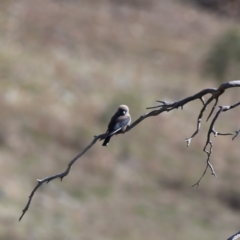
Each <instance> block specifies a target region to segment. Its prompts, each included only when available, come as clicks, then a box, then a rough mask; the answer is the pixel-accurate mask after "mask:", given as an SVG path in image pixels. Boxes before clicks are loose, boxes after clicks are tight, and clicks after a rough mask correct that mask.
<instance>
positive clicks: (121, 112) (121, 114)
mask: <svg viewBox="0 0 240 240" xmlns="http://www.w3.org/2000/svg"><path fill="white" fill-rule="evenodd" d="M130 123H131V116H130V114H129V108H128V106H126V105H120V106H119V108H118V110H117V112H116V113H115V114H114V115H113V116H112V118H111V120H110V122H109V124H108V129H107V132H106V135H107V137H106V138H105V139H104V142H103V144H102V145H103V146H106V147H107V146H108V144H109V142H110V139H111V137H112V136H113V135H115V134H119V133H124V132H125V131H126V130H127V127H128V126H129V125H130Z"/></svg>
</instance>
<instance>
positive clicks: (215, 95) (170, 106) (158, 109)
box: [19, 80, 240, 221]
mask: <svg viewBox="0 0 240 240" xmlns="http://www.w3.org/2000/svg"><path fill="white" fill-rule="evenodd" d="M232 87H240V80H236V81H230V82H226V83H223V84H221V85H220V86H219V88H217V89H216V88H206V89H204V90H202V91H200V92H198V93H196V94H194V95H192V96H189V97H186V98H184V99H182V100H180V101H177V102H173V103H168V102H165V101H157V102H159V103H161V104H160V105H157V106H154V107H148V108H147V109H155V110H152V111H151V112H148V113H145V114H143V115H141V116H140V117H139V118H138V119H137V120H136V121H134V122H133V123H132V124H131V125H130V126H129V127H128V128H127V130H126V132H128V131H130V130H131V129H132V128H134V127H136V126H137V125H138V124H139V123H140V122H142V121H143V120H144V119H146V118H148V117H153V116H157V115H159V114H161V113H163V112H170V111H172V110H174V109H178V108H179V107H181V109H183V106H184V105H185V104H187V103H189V102H191V101H194V100H197V99H199V100H200V101H201V102H202V104H203V107H202V109H201V110H200V113H199V115H198V118H197V128H196V131H195V132H194V133H193V134H192V136H191V137H190V138H188V139H186V142H187V146H189V145H190V143H191V140H192V139H193V138H194V137H195V136H196V135H197V134H198V132H199V130H200V128H201V120H202V117H203V114H204V112H205V110H206V109H207V106H208V105H209V104H210V103H211V102H212V101H214V100H215V103H214V106H213V107H212V110H211V112H210V114H209V116H208V118H207V120H208V119H209V118H210V117H211V116H212V114H213V112H214V110H215V108H216V106H217V103H218V99H219V97H220V96H221V95H222V94H223V93H224V91H225V90H226V89H228V88H232ZM207 94H211V96H210V97H209V99H208V100H207V101H206V102H205V100H204V96H205V95H207ZM238 105H240V102H239V103H236V104H234V105H232V106H224V107H223V106H222V107H220V109H219V111H218V112H217V113H216V115H215V117H214V118H213V120H212V122H211V125H210V127H209V131H208V135H207V141H206V144H205V147H204V149H203V151H204V152H206V154H207V156H208V157H207V166H206V168H205V170H204V173H203V175H202V176H201V178H200V179H199V181H198V182H197V183H196V184H194V186H195V185H197V186H198V185H199V183H200V181H201V179H202V178H203V177H204V175H205V173H206V171H207V169H208V168H210V169H211V171H212V174H213V175H216V174H215V171H214V169H213V166H212V165H211V163H210V156H211V153H212V147H213V145H212V142H211V139H210V135H211V133H213V134H214V136H217V135H234V136H233V138H232V139H233V140H234V139H235V138H236V137H237V136H238V134H239V132H240V130H238V131H236V132H235V134H233V133H218V132H216V131H215V130H214V124H215V122H216V120H217V118H218V116H219V115H220V114H221V112H225V111H228V110H230V109H232V108H235V107H237V106H238ZM106 137H107V134H105V133H104V134H100V135H97V136H94V138H93V140H92V142H91V143H90V144H89V145H88V146H87V147H86V148H85V149H83V151H81V152H80V153H79V154H78V155H77V156H76V157H74V158H73V159H72V160H71V161H70V162H69V163H68V166H67V168H66V170H65V171H63V172H62V173H59V174H56V175H53V176H50V177H47V178H43V179H38V180H37V182H38V183H37V185H36V186H35V188H34V189H33V190H32V192H31V194H30V196H29V199H28V201H27V204H26V206H25V207H24V209H23V210H22V214H21V216H20V218H19V221H21V219H22V218H23V216H24V215H25V213H26V212H27V210H28V209H29V207H30V204H31V201H32V199H33V196H34V194H35V192H36V191H37V190H38V188H39V187H41V185H42V184H43V183H48V182H50V181H52V180H54V179H57V178H59V179H60V180H63V178H64V177H66V176H67V175H68V174H69V172H70V170H71V167H72V165H73V164H74V163H75V162H76V161H77V160H78V159H79V158H80V157H81V156H82V155H83V154H85V153H86V152H87V151H88V150H89V149H90V148H91V147H92V146H93V145H94V144H95V143H96V142H97V141H98V140H102V139H105V138H106ZM208 145H209V146H210V148H209V150H206V149H207V146H208Z"/></svg>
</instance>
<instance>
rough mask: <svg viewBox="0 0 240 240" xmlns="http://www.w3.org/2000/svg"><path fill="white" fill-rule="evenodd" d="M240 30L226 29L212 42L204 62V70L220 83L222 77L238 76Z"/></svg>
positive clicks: (239, 71)
mask: <svg viewBox="0 0 240 240" xmlns="http://www.w3.org/2000/svg"><path fill="white" fill-rule="evenodd" d="M239 66H240V32H239V30H237V29H234V30H228V31H227V32H226V33H224V34H223V35H222V36H220V37H219V38H218V39H217V40H216V41H215V42H214V43H213V44H212V48H211V50H210V52H209V54H208V57H207V59H206V62H205V72H206V73H207V74H209V75H212V76H213V77H214V78H215V79H216V80H217V82H218V83H219V84H220V83H221V82H222V81H223V80H224V79H227V78H229V79H238V78H239V76H240V68H239Z"/></svg>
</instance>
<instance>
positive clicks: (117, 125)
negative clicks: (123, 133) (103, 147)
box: [108, 117, 130, 136]
mask: <svg viewBox="0 0 240 240" xmlns="http://www.w3.org/2000/svg"><path fill="white" fill-rule="evenodd" d="M129 122H130V117H128V118H126V119H123V120H122V121H118V122H116V123H115V124H114V125H113V126H112V128H111V129H110V130H109V134H108V136H112V135H114V134H115V133H116V132H118V131H119V130H120V129H121V128H123V127H125V126H126V125H127V124H128V123H129Z"/></svg>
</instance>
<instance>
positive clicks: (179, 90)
mask: <svg viewBox="0 0 240 240" xmlns="http://www.w3.org/2000/svg"><path fill="white" fill-rule="evenodd" d="M136 5H137V6H136ZM0 8H1V9H2V11H3V14H2V15H1V16H0V31H1V39H0V61H1V64H0V65H1V66H0V78H1V81H0V86H1V87H0V98H1V99H0V100H1V101H0V108H1V117H0V165H1V174H0V181H1V183H2V184H1V189H0V200H1V207H0V212H1V214H0V222H1V227H0V236H1V239H18V240H19V239H24V240H28V239H29V240H30V239H31V240H32V239H46V240H47V239H51V240H54V239H58V240H61V239H68V240H71V239H83V240H92V239H94V240H95V239H97V240H101V239H103V240H108V239H109V240H110V239H114V240H117V239H124V240H135V239H136V240H143V239H149V240H151V239H154V240H155V239H179V240H181V239H185V240H188V239H193V238H194V239H201V240H204V239H226V238H227V237H228V236H230V235H231V234H233V233H234V232H237V231H238V230H239V229H238V227H239V219H238V215H239V207H238V206H239V205H237V204H235V201H236V202H238V201H239V199H238V198H239V197H238V196H239V190H238V184H236V183H237V180H238V179H239V171H238V166H239V164H240V163H239V161H238V155H239V154H238V140H237V139H236V141H235V142H232V141H231V140H230V138H216V139H214V154H213V156H212V161H213V163H214V165H215V170H216V171H217V173H218V178H217V179H214V178H213V177H211V176H209V174H207V176H206V178H205V179H204V180H203V182H202V185H201V187H200V188H199V189H192V188H191V187H190V186H191V185H192V184H193V183H194V182H195V181H196V180H197V179H198V177H199V176H200V174H201V173H202V170H203V168H204V166H205V162H204V161H205V155H204V154H203V152H202V148H203V146H204V143H205V136H206V135H205V134H206V129H207V126H208V125H207V124H205V123H204V124H203V129H204V130H205V132H202V133H201V134H199V136H197V138H196V139H194V141H193V142H192V145H191V147H190V148H186V144H185V142H184V139H185V138H187V137H189V136H190V135H191V134H192V132H193V131H194V128H195V126H196V118H197V115H198V111H199V108H200V106H201V105H200V102H196V103H191V104H189V105H188V106H186V107H185V109H184V111H181V110H178V111H176V112H171V113H169V114H163V115H160V116H159V117H156V118H152V119H148V120H146V121H144V122H143V123H141V125H139V126H138V127H136V128H134V129H133V130H132V131H130V132H129V133H127V135H125V136H118V137H114V139H113V140H112V142H111V144H110V146H109V147H108V148H103V147H102V146H101V144H97V145H95V146H94V148H92V149H91V150H90V151H89V152H88V153H87V154H86V155H84V157H83V158H82V159H80V160H79V161H78V162H77V163H76V164H75V165H74V167H73V169H72V172H71V174H70V175H69V176H68V177H67V178H66V179H64V181H63V182H57V181H55V182H51V183H50V184H48V185H47V186H45V185H44V186H43V187H42V188H41V189H40V191H39V192H38V193H37V194H36V196H35V198H34V200H33V203H32V205H31V207H30V210H29V212H27V214H26V216H25V217H24V218H23V220H22V222H21V223H20V224H19V223H18V222H17V220H18V217H19V215H20V213H21V209H22V208H23V207H24V204H25V203H26V200H27V196H28V194H29V193H30V191H31V190H32V188H33V186H34V185H35V182H34V181H35V179H37V178H43V177H45V176H48V175H51V174H55V173H57V172H60V171H62V170H63V169H64V168H65V166H66V164H67V163H68V161H69V160H70V159H71V158H72V157H73V156H74V155H76V154H77V153H78V152H79V151H80V150H81V149H83V148H84V147H85V146H86V145H87V144H88V143H89V142H90V141H91V140H92V137H93V135H94V134H98V133H102V132H104V131H105V130H106V126H107V124H108V120H109V118H110V117H111V115H112V113H113V112H114V111H115V109H116V107H117V106H118V105H120V104H122V103H124V104H127V105H129V107H130V111H131V114H132V117H133V119H136V118H137V117H138V116H139V115H140V114H142V113H144V112H145V111H146V110H145V108H146V107H148V106H151V105H154V101H155V100H156V99H162V100H169V101H174V100H179V99H181V98H183V97H186V96H188V95H190V94H193V93H195V92H197V91H199V90H201V89H203V88H205V87H214V86H216V84H215V83H214V82H213V81H212V80H211V79H208V80H207V81H206V80H203V79H202V77H201V75H200V68H201V64H202V60H203V58H204V57H205V54H206V53H207V51H208V49H209V46H210V43H211V42H212V41H213V39H214V38H215V37H216V36H218V35H220V34H221V33H222V32H223V31H225V30H226V29H228V28H229V27H231V26H232V25H233V24H234V23H232V22H230V21H228V20H226V19H219V18H218V17H217V16H214V15H210V13H205V12H204V11H202V10H201V11H200V10H199V9H195V8H193V7H191V6H187V5H181V3H179V2H178V1H169V0H161V1H160V0H159V1H153V0H152V1H151V4H149V5H148V4H146V2H144V1H143V0H142V1H140V3H139V2H137V1H133V0H132V1H122V2H119V1H107V0H101V1H77V0H72V1H64V0H62V1H50V0H43V1H41V2H40V3H38V4H36V2H34V1H30V0H24V1H1V3H0ZM226 80H231V79H226ZM238 95H239V93H238V92H237V91H235V90H234V91H232V92H231V91H228V92H226V96H225V99H224V100H222V101H221V103H222V104H224V105H225V104H230V103H233V102H234V101H235V100H236V97H237V96H238ZM234 96H236V97H234ZM238 116H239V112H237V110H236V111H235V112H229V113H227V114H226V116H225V115H224V116H223V118H222V119H221V120H220V121H219V123H218V125H217V127H219V128H220V129H224V130H226V131H234V130H236V129H237V128H238V124H237V122H238ZM226 123H227V124H226ZM236 199H237V200H236Z"/></svg>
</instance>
